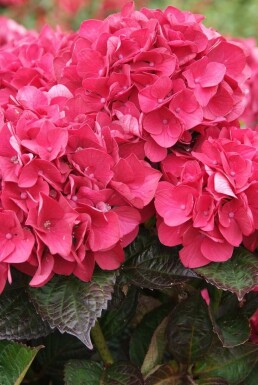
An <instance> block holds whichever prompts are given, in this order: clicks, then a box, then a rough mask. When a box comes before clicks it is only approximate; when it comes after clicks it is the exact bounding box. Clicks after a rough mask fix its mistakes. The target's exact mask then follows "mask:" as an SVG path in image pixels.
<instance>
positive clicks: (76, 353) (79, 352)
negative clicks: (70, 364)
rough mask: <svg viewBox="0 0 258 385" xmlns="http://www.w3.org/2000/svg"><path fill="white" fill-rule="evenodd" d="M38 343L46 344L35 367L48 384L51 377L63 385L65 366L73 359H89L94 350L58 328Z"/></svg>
mask: <svg viewBox="0 0 258 385" xmlns="http://www.w3.org/2000/svg"><path fill="white" fill-rule="evenodd" d="M37 343H38V344H40V345H41V344H42V345H44V346H45V349H42V350H40V352H39V353H38V355H37V357H36V359H35V361H34V363H33V369H34V371H35V372H37V373H40V379H41V381H43V383H45V384H47V383H48V382H47V380H46V377H47V378H50V379H51V381H52V382H53V384H55V385H57V384H62V385H63V372H64V366H65V364H66V362H67V361H68V360H71V359H86V358H87V359H88V358H89V357H90V356H91V355H92V352H91V351H90V350H88V349H86V348H85V345H84V344H83V343H82V342H81V341H80V340H78V338H76V337H74V336H71V335H70V334H67V333H65V334H61V333H59V332H58V331H57V330H56V331H55V332H54V333H52V334H50V335H48V336H47V337H46V338H41V339H39V340H37Z"/></svg>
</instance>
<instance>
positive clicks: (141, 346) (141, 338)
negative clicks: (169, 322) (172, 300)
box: [129, 304, 171, 367]
mask: <svg viewBox="0 0 258 385" xmlns="http://www.w3.org/2000/svg"><path fill="white" fill-rule="evenodd" d="M170 310H171V309H170V305H169V304H165V305H162V306H159V307H158V308H155V309H154V310H152V311H150V312H149V313H147V314H145V316H144V317H143V319H142V320H141V322H140V323H139V325H138V326H137V328H136V329H135V330H134V332H133V334H132V338H131V341H130V347H129V354H130V359H131V361H132V362H133V363H134V364H135V365H137V366H139V367H141V365H142V363H143V361H144V357H145V355H146V353H147V351H148V347H149V345H150V342H151V338H152V335H153V333H154V331H155V329H156V328H157V327H158V325H159V324H160V323H161V321H162V320H163V319H164V318H165V317H166V316H167V315H168V314H169V312H170Z"/></svg>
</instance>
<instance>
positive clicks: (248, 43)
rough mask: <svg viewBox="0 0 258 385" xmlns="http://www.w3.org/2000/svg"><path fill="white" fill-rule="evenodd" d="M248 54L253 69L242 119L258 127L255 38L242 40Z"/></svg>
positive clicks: (251, 125) (257, 74)
mask: <svg viewBox="0 0 258 385" xmlns="http://www.w3.org/2000/svg"><path fill="white" fill-rule="evenodd" d="M239 44H240V45H241V46H242V47H243V49H244V51H245V54H246V56H247V63H248V65H249V67H250V70H251V76H250V79H249V80H248V81H247V83H246V92H245V93H246V104H247V105H246V108H245V110H244V113H243V115H242V116H241V119H242V120H243V121H244V123H245V124H246V125H247V126H249V127H255V126H257V127H258V47H257V46H256V41H255V40H254V39H245V40H240V41H239Z"/></svg>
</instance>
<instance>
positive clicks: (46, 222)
mask: <svg viewBox="0 0 258 385" xmlns="http://www.w3.org/2000/svg"><path fill="white" fill-rule="evenodd" d="M43 226H44V228H45V229H46V230H49V229H50V226H51V221H50V220H47V221H45V222H44V225H43Z"/></svg>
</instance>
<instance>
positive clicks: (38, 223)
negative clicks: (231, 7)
mask: <svg viewBox="0 0 258 385" xmlns="http://www.w3.org/2000/svg"><path fill="white" fill-rule="evenodd" d="M60 4H61V3H60ZM62 6H63V8H64V9H65V10H66V11H68V12H69V13H74V12H76V11H77V10H78V9H80V7H81V6H82V1H73V2H71V1H69V0H67V1H65V2H63V4H62ZM4 20H5V21H3V25H4V26H5V27H6V30H7V36H3V34H2V35H1V34H0V38H1V42H0V65H1V85H0V138H1V140H0V183H1V193H0V222H1V223H2V226H0V228H1V229H2V230H1V231H2V233H1V245H2V246H1V248H0V249H1V250H0V257H1V260H0V291H1V290H3V288H4V285H5V282H6V280H7V279H8V280H9V281H11V276H10V271H11V270H10V266H14V267H15V268H16V269H20V270H21V271H23V272H25V273H26V274H28V275H30V276H31V282H30V284H31V285H32V286H36V287H37V286H41V285H44V284H45V283H46V282H48V280H50V279H51V278H52V277H53V275H54V274H63V275H70V274H74V275H75V276H76V277H78V278H79V279H81V280H83V281H89V280H90V279H91V277H92V274H93V271H94V267H95V265H96V264H97V265H98V266H99V267H100V268H101V269H105V270H113V269H117V268H119V266H120V265H121V264H122V263H123V261H124V247H126V246H127V245H129V244H130V243H131V242H132V241H133V240H134V239H135V238H136V237H137V234H138V231H139V226H140V225H141V223H143V222H144V221H146V220H148V219H150V217H151V216H153V215H155V214H156V215H157V232H158V236H159V239H160V241H161V242H162V243H163V244H165V245H167V246H175V245H181V246H182V248H181V250H180V258H181V260H182V262H183V263H184V264H185V265H186V266H188V267H198V266H202V265H205V264H208V263H210V262H213V261H215V262H216V261H220V262H223V261H226V260H227V259H229V258H230V257H231V255H232V252H233V249H234V247H236V246H239V245H240V244H241V243H242V242H244V244H246V245H248V247H249V248H250V249H253V248H254V247H255V245H256V244H257V231H258V220H257V213H258V206H257V199H256V196H257V192H258V187H257V186H258V154H257V149H258V139H257V134H256V132H254V131H251V130H248V129H246V130H242V129H241V130H240V129H239V128H238V127H239V123H238V121H237V120H238V119H239V117H240V116H241V115H242V113H243V111H244V109H245V105H246V96H244V95H245V92H246V87H247V85H246V81H247V79H248V76H249V70H248V67H247V65H246V57H245V53H244V50H242V48H241V47H240V44H237V43H235V42H229V41H227V40H226V39H225V38H224V37H222V36H221V35H220V34H218V33H217V32H214V31H212V30H209V29H208V28H206V27H204V26H203V25H202V17H201V16H200V15H194V14H191V13H189V12H181V11H180V10H178V9H176V8H174V7H168V8H167V9H166V10H164V11H161V10H151V9H146V8H144V9H142V10H140V11H135V10H134V5H133V4H127V5H126V6H125V8H124V9H123V10H122V11H121V13H118V14H116V15H110V16H109V17H107V18H106V19H105V20H87V21H84V22H83V23H82V24H81V27H80V29H79V31H77V32H74V33H62V32H60V31H59V30H58V31H56V32H55V31H53V30H51V28H49V27H48V26H46V27H44V28H43V29H42V31H41V32H40V33H36V32H33V31H26V30H25V29H23V28H22V27H20V26H18V25H16V24H12V23H11V22H9V21H8V20H6V19H4ZM154 201H155V206H154Z"/></svg>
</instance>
